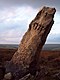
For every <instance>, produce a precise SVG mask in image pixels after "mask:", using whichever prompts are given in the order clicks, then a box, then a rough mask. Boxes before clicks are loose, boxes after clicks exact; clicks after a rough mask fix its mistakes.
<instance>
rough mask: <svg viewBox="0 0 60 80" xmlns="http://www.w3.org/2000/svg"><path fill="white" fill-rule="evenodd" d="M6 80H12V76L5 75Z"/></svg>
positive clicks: (9, 74)
mask: <svg viewBox="0 0 60 80" xmlns="http://www.w3.org/2000/svg"><path fill="white" fill-rule="evenodd" d="M4 79H8V80H11V79H12V74H11V73H10V72H9V73H7V74H5V76H4Z"/></svg>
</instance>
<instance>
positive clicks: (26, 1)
mask: <svg viewBox="0 0 60 80" xmlns="http://www.w3.org/2000/svg"><path fill="white" fill-rule="evenodd" d="M27 5H28V6H31V7H33V8H39V7H41V6H44V5H47V6H54V7H56V8H57V9H59V8H60V0H0V8H2V7H11V6H12V7H17V6H18V7H21V6H27Z"/></svg>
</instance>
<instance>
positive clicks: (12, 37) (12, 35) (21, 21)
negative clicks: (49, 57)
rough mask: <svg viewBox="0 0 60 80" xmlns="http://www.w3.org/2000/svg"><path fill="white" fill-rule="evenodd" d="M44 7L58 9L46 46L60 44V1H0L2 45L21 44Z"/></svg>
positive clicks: (0, 37)
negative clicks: (30, 25)
mask: <svg viewBox="0 0 60 80" xmlns="http://www.w3.org/2000/svg"><path fill="white" fill-rule="evenodd" d="M43 6H49V7H55V8H56V14H55V17H54V21H55V22H54V25H53V27H52V29H51V31H50V33H49V35H48V37H47V40H46V44H60V0H0V44H19V43H20V41H21V39H22V37H23V35H24V33H25V32H26V31H27V29H28V27H29V23H30V22H31V20H33V19H34V17H35V16H36V14H37V13H38V11H39V10H40V9H41V8H42V7H43Z"/></svg>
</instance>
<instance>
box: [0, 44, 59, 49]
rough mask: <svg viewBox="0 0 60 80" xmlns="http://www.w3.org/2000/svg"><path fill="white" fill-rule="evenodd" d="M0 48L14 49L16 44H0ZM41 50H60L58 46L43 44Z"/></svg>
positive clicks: (16, 46)
mask: <svg viewBox="0 0 60 80" xmlns="http://www.w3.org/2000/svg"><path fill="white" fill-rule="evenodd" d="M0 48H8V49H15V48H18V44H0ZM42 50H60V44H45V45H44V46H43V49H42Z"/></svg>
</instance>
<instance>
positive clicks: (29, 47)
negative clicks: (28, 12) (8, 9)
mask: <svg viewBox="0 0 60 80" xmlns="http://www.w3.org/2000/svg"><path fill="white" fill-rule="evenodd" d="M55 12H56V10H55V8H50V7H43V8H42V9H41V10H40V11H39V13H38V14H37V15H36V17H35V19H33V20H32V22H31V23H30V24H29V29H28V31H27V32H26V33H25V35H24V36H23V39H22V40H21V43H20V44H19V47H18V50H17V52H16V53H15V54H14V55H13V57H12V59H11V61H10V62H8V63H7V64H6V66H5V67H6V72H11V73H13V75H14V76H15V78H16V80H18V79H19V78H21V77H23V76H24V75H26V74H28V73H29V72H30V73H31V74H33V75H35V73H36V70H38V69H39V67H37V66H38V65H39V56H40V53H39V52H40V51H41V49H42V47H43V45H44V43H45V41H46V38H47V35H48V34H49V32H50V30H51V27H52V25H53V23H54V20H53V18H54V14H55Z"/></svg>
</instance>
